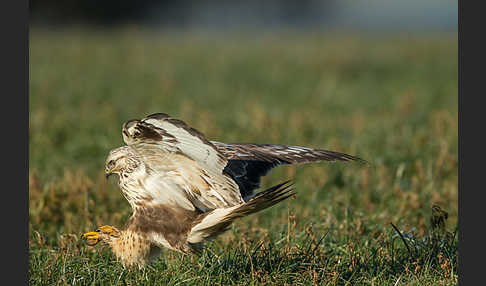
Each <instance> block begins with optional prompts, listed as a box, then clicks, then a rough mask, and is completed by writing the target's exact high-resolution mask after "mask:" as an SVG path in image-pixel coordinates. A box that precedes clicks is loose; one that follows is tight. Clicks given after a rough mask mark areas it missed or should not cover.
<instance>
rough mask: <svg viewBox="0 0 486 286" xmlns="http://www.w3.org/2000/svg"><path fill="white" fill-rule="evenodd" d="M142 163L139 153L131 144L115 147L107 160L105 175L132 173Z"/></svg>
mask: <svg viewBox="0 0 486 286" xmlns="http://www.w3.org/2000/svg"><path fill="white" fill-rule="evenodd" d="M139 165H140V160H139V159H138V156H137V154H136V153H135V151H133V149H132V148H130V147H129V146H123V147H119V148H116V149H113V150H111V151H110V153H109V154H108V157H107V158H106V161H105V176H106V177H107V178H108V177H109V176H110V175H112V174H117V175H119V176H120V175H121V174H122V173H131V172H133V171H134V170H135V169H136V168H137V167H138V166H139Z"/></svg>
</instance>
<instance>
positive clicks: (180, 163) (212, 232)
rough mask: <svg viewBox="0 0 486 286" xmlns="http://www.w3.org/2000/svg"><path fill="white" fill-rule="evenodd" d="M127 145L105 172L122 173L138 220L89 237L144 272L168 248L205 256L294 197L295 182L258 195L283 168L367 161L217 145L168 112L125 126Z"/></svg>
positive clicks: (109, 159)
mask: <svg viewBox="0 0 486 286" xmlns="http://www.w3.org/2000/svg"><path fill="white" fill-rule="evenodd" d="M122 136H123V140H124V142H125V143H126V146H122V147H119V148H116V149H114V150H111V151H110V152H109V154H108V157H107V159H106V162H105V174H106V176H107V177H108V176H110V175H111V174H116V175H118V184H119V187H120V189H121V192H122V194H123V196H124V197H125V198H126V200H127V201H128V202H129V204H130V206H131V208H132V211H133V213H132V216H131V217H130V218H129V219H128V221H127V222H126V226H125V227H124V229H123V230H119V229H117V228H116V227H113V226H108V225H105V226H102V227H100V228H98V229H97V230H96V231H94V232H88V233H85V234H83V235H82V238H83V239H84V240H86V242H87V243H88V244H89V245H95V244H97V243H99V242H101V241H102V242H104V243H107V244H108V245H109V246H110V247H111V249H112V252H113V253H114V254H115V256H116V257H117V260H120V261H121V263H122V264H123V265H124V266H132V265H137V266H138V267H143V266H145V265H147V264H148V263H150V262H153V261H154V260H155V259H156V258H157V257H158V256H159V254H160V251H161V248H168V249H172V250H175V251H178V252H182V253H187V254H195V253H199V252H200V251H201V250H202V249H203V246H204V242H205V241H206V240H209V239H212V238H214V237H216V236H218V235H219V234H221V233H223V232H224V231H225V230H227V229H228V228H229V226H230V225H231V223H232V222H233V221H234V220H235V219H237V218H240V217H243V216H247V215H250V214H252V213H255V212H258V211H261V210H263V209H266V208H268V207H271V206H273V205H275V204H277V203H279V202H281V201H283V200H285V199H287V198H288V197H290V196H292V195H294V191H293V190H292V189H291V184H290V183H289V181H287V182H284V183H281V184H278V185H275V186H273V187H271V188H268V189H266V190H263V191H260V192H257V193H254V191H255V190H256V189H258V188H259V187H260V181H261V177H262V176H264V175H266V174H267V173H268V172H269V171H270V170H271V169H272V168H274V167H276V166H277V165H280V164H296V163H307V162H318V161H359V162H365V161H364V160H362V159H360V158H358V157H355V156H351V155H348V154H344V153H339V152H334V151H327V150H318V149H312V148H306V147H299V146H285V145H274V144H249V143H234V144H227V143H221V142H217V141H209V140H207V139H206V137H205V136H204V135H203V134H202V133H201V132H199V131H197V130H196V129H194V128H192V127H190V126H188V125H187V124H186V123H184V122H183V121H181V120H179V119H175V118H172V117H170V116H169V115H167V114H164V113H156V114H152V115H149V116H147V117H146V118H143V119H141V120H130V121H127V122H125V123H124V124H123V127H122Z"/></svg>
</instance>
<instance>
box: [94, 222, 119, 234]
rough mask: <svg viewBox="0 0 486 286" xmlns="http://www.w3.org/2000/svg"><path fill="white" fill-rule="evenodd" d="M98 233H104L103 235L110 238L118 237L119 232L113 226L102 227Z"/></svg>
mask: <svg viewBox="0 0 486 286" xmlns="http://www.w3.org/2000/svg"><path fill="white" fill-rule="evenodd" d="M96 231H97V232H102V233H104V234H107V235H109V236H114V237H118V230H117V229H116V228H114V227H113V226H111V225H104V226H100V227H99V228H98V229H97V230H96Z"/></svg>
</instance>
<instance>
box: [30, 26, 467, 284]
mask: <svg viewBox="0 0 486 286" xmlns="http://www.w3.org/2000/svg"><path fill="white" fill-rule="evenodd" d="M29 61H30V86H29V88H30V98H29V104H30V129H29V141H30V144H29V157H30V158H29V261H30V262H29V280H30V281H29V282H30V283H29V284H31V285H86V284H89V285H214V284H216V285H273V284H277V285H455V284H457V279H458V274H457V247H458V241H457V233H456V230H457V202H458V198H457V183H458V173H457V171H458V143H457V138H458V125H457V123H458V121H457V115H458V112H457V88H458V82H457V35H440V36H435V37H425V36H424V37H410V36H403V35H402V36H400V35H395V36H393V37H373V38H365V37H358V36H352V35H349V36H342V35H341V36H337V35H335V34H279V35H275V36H270V35H268V36H257V37H250V36H241V37H236V36H231V37H229V36H225V37H217V36H209V37H204V36H200V35H197V34H187V35H173V34H156V33H153V32H148V31H143V30H139V29H136V28H131V29H130V28H127V29H121V30H112V31H97V32H94V31H89V30H81V29H79V30H74V29H73V30H65V31H57V32H54V31H46V30H42V29H35V28H34V29H31V36H30V56H29ZM154 112H165V113H168V114H171V115H173V116H175V117H177V118H180V119H183V120H184V121H186V122H187V123H188V124H190V125H191V126H193V127H195V128H197V129H199V130H200V131H202V132H203V133H204V134H206V136H207V137H208V138H209V139H211V140H218V141H223V142H256V143H280V144H292V145H302V146H310V147H320V148H325V149H330V150H336V151H342V152H346V153H349V154H353V155H358V156H360V157H362V158H364V159H366V160H368V161H370V162H371V166H369V167H366V166H362V165H359V164H350V163H332V164H330V163H320V164H313V165H300V166H283V167H279V168H276V169H274V170H273V171H272V172H271V173H269V175H268V176H266V177H265V178H264V180H263V187H268V186H270V185H273V184H276V183H280V182H282V181H284V180H287V179H293V180H294V182H295V188H296V191H297V196H296V197H295V198H294V199H290V200H288V201H285V202H283V203H280V204H279V205H276V206H274V207H272V208H270V209H268V210H265V211H264V212H261V213H259V214H256V215H252V216H250V217H246V218H243V219H241V220H239V221H238V222H237V223H235V224H234V225H233V227H232V228H231V230H230V231H228V232H227V233H226V234H224V235H223V236H221V237H219V238H218V239H216V240H214V241H212V242H211V243H209V249H208V250H207V251H205V252H204V253H203V255H202V256H200V257H188V256H183V255H180V254H178V253H174V252H170V251H164V252H163V254H162V255H161V258H160V260H159V261H158V262H157V263H155V264H153V265H151V266H150V267H148V268H146V269H144V270H126V269H123V267H122V266H121V265H120V264H119V263H117V262H116V261H115V259H114V257H113V255H112V254H111V253H110V251H109V249H107V248H106V247H101V246H96V247H89V246H86V245H85V244H83V242H82V241H81V240H80V239H79V238H80V235H81V234H82V233H83V232H86V231H91V230H93V229H95V228H96V227H97V226H99V225H103V224H111V225H115V226H123V223H124V222H125V220H126V219H127V218H128V217H129V215H130V212H131V210H130V207H129V205H128V203H127V202H126V201H125V199H124V198H123V196H122V195H121V193H120V191H119V190H118V188H117V186H116V183H115V182H114V181H113V180H110V181H106V180H105V179H104V177H103V167H104V159H105V156H106V155H107V153H108V151H109V150H110V149H113V148H116V147H118V146H120V145H122V144H123V143H122V137H121V125H122V123H123V122H125V121H127V120H129V119H132V118H140V117H143V116H145V115H148V114H151V113H154ZM433 204H437V205H439V206H440V207H441V208H442V209H444V210H446V211H447V212H448V214H449V216H448V219H447V220H446V221H445V229H444V230H439V231H438V230H437V228H434V227H433V226H432V225H431V223H430V221H429V220H430V218H431V216H432V209H431V207H432V205H433ZM392 224H393V225H392ZM394 226H395V227H396V228H397V229H395V228H394ZM436 233H440V235H439V236H440V237H438V238H437V237H436V236H433V234H434V235H435V234H436ZM433 237H434V238H433Z"/></svg>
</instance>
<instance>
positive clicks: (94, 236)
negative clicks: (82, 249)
mask: <svg viewBox="0 0 486 286" xmlns="http://www.w3.org/2000/svg"><path fill="white" fill-rule="evenodd" d="M81 238H82V239H84V240H86V244H88V245H90V246H93V245H96V244H97V243H98V242H100V233H99V232H96V231H91V232H87V233H85V234H83V235H82V236H81Z"/></svg>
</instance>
